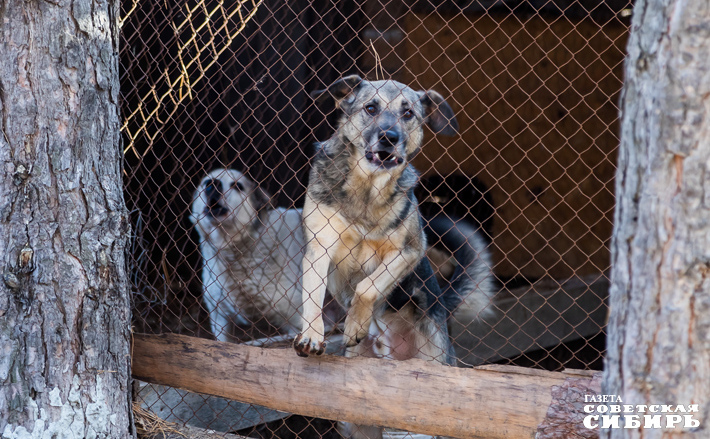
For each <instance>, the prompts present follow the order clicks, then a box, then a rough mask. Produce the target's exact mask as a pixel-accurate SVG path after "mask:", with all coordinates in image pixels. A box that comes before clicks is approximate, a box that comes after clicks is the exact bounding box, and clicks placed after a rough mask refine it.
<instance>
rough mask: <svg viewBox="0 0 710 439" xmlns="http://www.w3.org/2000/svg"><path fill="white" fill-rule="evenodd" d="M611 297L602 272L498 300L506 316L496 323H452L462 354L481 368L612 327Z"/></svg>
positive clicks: (464, 361) (550, 282) (553, 282)
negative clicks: (609, 311) (610, 320)
mask: <svg viewBox="0 0 710 439" xmlns="http://www.w3.org/2000/svg"><path fill="white" fill-rule="evenodd" d="M608 294H609V279H608V277H606V276H605V275H603V274H601V273H600V274H596V275H590V276H585V277H583V278H571V279H567V280H563V281H556V280H550V279H548V280H544V281H540V282H537V283H535V284H533V285H532V286H530V287H523V288H519V289H516V290H513V291H512V292H511V293H510V295H509V296H508V297H504V298H500V297H499V298H497V299H496V302H495V306H496V308H497V309H499V310H500V312H499V313H498V314H497V315H496V316H494V318H493V319H490V320H487V321H475V322H471V321H461V320H458V319H456V318H452V319H451V321H450V327H451V337H452V338H453V340H454V348H455V349H456V356H457V357H458V358H459V360H460V362H461V363H462V364H464V365H467V366H477V365H480V364H484V363H489V362H494V361H498V360H501V359H504V358H513V357H516V356H518V355H520V354H523V353H525V352H530V351H535V350H538V349H544V348H551V347H554V346H557V345H559V344H561V343H564V342H569V341H573V340H577V339H580V338H583V337H589V336H593V335H595V334H598V333H599V332H600V331H601V330H602V329H603V328H604V327H605V326H606V319H607V314H608V307H607V306H606V300H607V297H608Z"/></svg>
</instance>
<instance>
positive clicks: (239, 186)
mask: <svg viewBox="0 0 710 439" xmlns="http://www.w3.org/2000/svg"><path fill="white" fill-rule="evenodd" d="M232 189H236V190H238V191H239V192H244V185H243V184H241V183H239V182H238V181H235V182H234V183H232Z"/></svg>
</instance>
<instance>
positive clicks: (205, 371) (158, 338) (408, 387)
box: [132, 334, 592, 439]
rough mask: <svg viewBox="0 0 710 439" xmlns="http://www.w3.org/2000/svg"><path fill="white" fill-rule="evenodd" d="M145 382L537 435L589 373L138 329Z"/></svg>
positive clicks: (441, 426) (279, 405)
mask: <svg viewBox="0 0 710 439" xmlns="http://www.w3.org/2000/svg"><path fill="white" fill-rule="evenodd" d="M132 369H133V375H134V377H136V378H138V379H141V380H143V381H147V382H151V383H156V384H163V385H168V386H172V387H178V388H182V389H186V390H190V391H193V392H199V393H205V394H209V395H215V396H220V397H224V398H229V399H234V400H237V401H242V402H247V403H252V404H259V405H262V406H265V407H269V408H272V409H275V410H281V411H288V412H292V413H297V414H301V415H305V416H316V417H320V418H325V419H332V420H340V421H347V422H353V423H357V424H364V425H381V426H387V427H393V428H397V429H403V430H408V431H412V432H417V433H426V434H439V435H445V436H451V437H457V438H461V439H465V438H487V439H496V438H501V439H502V438H507V439H515V438H530V437H533V435H534V433H535V431H536V430H537V428H538V426H539V425H540V424H541V423H542V421H543V419H544V418H545V416H546V413H547V410H548V406H549V405H550V403H551V401H552V396H551V389H552V386H560V385H562V384H563V383H564V382H565V380H566V379H567V378H577V379H579V378H586V379H589V380H591V375H592V374H591V372H564V373H562V372H547V371H540V370H533V369H525V368H518V367H512V366H499V367H496V368H490V367H487V368H480V369H464V368H454V367H447V366H442V365H439V364H434V363H429V362H424V361H421V360H408V361H400V362H398V361H390V360H385V359H374V358H344V357H338V356H332V355H324V356H323V357H320V358H313V357H309V358H300V357H298V356H296V354H295V353H294V352H293V351H292V350H291V349H290V348H289V349H262V348H257V347H251V346H243V345H236V344H228V343H219V342H216V341H212V340H205V339H198V338H191V337H185V336H181V335H142V334H136V335H135V336H134V350H133V367H132Z"/></svg>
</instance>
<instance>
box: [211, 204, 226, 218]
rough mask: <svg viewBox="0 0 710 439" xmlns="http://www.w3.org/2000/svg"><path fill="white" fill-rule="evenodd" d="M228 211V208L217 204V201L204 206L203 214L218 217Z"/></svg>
mask: <svg viewBox="0 0 710 439" xmlns="http://www.w3.org/2000/svg"><path fill="white" fill-rule="evenodd" d="M228 213H229V210H228V209H227V208H226V207H224V206H222V205H221V204H219V202H216V203H210V204H208V205H207V206H205V215H207V216H210V217H212V218H220V217H223V216H226V215H227V214H228Z"/></svg>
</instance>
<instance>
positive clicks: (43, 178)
mask: <svg viewBox="0 0 710 439" xmlns="http://www.w3.org/2000/svg"><path fill="white" fill-rule="evenodd" d="M117 49H118V2H117V1H113V0H95V1H92V0H56V1H55V0H52V1H49V0H48V1H41V0H40V1H24V0H9V1H7V0H6V1H2V2H0V54H1V55H0V115H1V116H2V117H1V118H0V131H1V132H0V165H1V166H2V171H1V172H0V194H1V195H0V258H2V265H1V266H0V270H1V273H2V277H3V280H2V281H0V434H1V435H2V437H3V438H39V437H73V438H93V437H131V436H132V425H131V416H130V413H131V412H130V400H129V398H130V396H129V395H130V392H129V389H130V386H129V379H130V370H129V365H130V363H129V337H130V331H129V329H130V320H129V317H130V308H129V295H128V292H129V289H128V282H127V274H126V268H125V255H124V249H125V246H126V240H127V236H128V229H129V226H128V222H127V215H126V208H125V204H124V200H123V191H122V178H121V170H122V154H121V148H120V136H119V128H120V126H119V116H118V50H117Z"/></svg>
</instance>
